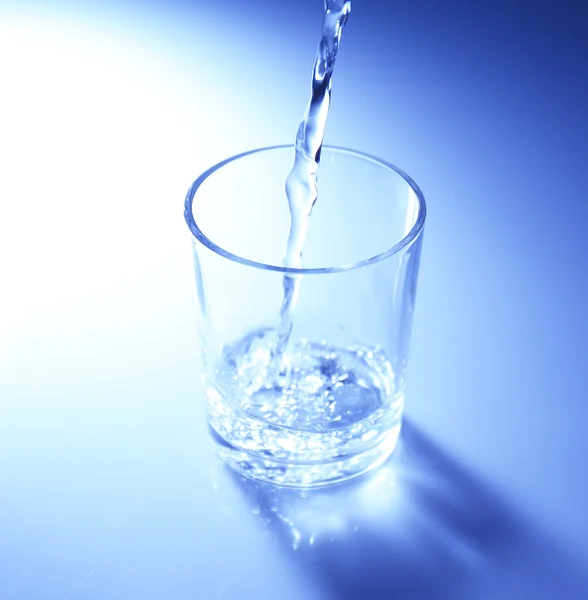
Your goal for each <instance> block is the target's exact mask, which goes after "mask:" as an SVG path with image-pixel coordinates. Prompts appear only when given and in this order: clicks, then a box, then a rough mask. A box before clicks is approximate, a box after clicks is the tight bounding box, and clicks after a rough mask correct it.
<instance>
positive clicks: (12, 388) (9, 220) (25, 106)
mask: <svg viewBox="0 0 588 600" xmlns="http://www.w3.org/2000/svg"><path fill="white" fill-rule="evenodd" d="M321 11H322V2H320V0H312V1H311V0H298V1H295V2H285V1H284V2H281V1H277V0H276V1H272V2H269V1H262V0H248V1H246V2H238V1H237V0H226V1H223V2H198V1H197V0H196V1H194V2H173V1H170V2H166V3H164V2H161V1H160V2H155V1H152V2H148V1H146V2H129V1H126V0H125V1H121V2H114V1H110V2H82V1H71V2H65V1H63V2H62V1H54V2H50V1H47V2H41V1H37V2H33V1H30V2H29V1H13V2H11V1H3V2H0V277H1V279H0V282H1V288H0V599H1V600H37V599H39V600H40V599H45V598H56V599H61V600H65V599H67V600H82V599H85V600H88V599H92V600H97V599H109V600H116V599H119V598H120V599H122V598H125V599H127V598H143V599H146V600H147V599H149V600H150V599H159V598H161V599H166V600H171V599H173V600H176V599H178V600H183V599H208V598H215V599H216V598H221V599H223V600H233V599H247V598H262V599H265V598H268V599H269V598H275V597H279V598H281V599H282V600H290V599H293V600H294V599H296V600H297V599H301V598H309V599H314V598H342V599H344V600H346V599H352V598H357V597H361V595H365V597H369V598H376V599H379V598H382V599H388V598H398V599H400V600H405V599H417V600H420V599H421V598H427V599H432V600H445V599H449V598H451V599H456V598H465V599H468V600H478V599H488V600H495V599H497V598H500V599H505V600H510V599H511V598H512V599H515V600H519V599H523V598H527V597H529V598H530V597H533V598H539V599H551V598H566V599H567V600H576V599H583V598H588V583H587V579H588V576H587V575H586V571H587V569H588V518H587V516H586V515H587V512H586V507H587V506H588V473H587V467H586V458H587V453H588V438H587V435H586V428H587V422H588V407H587V402H586V401H587V392H586V386H585V384H584V375H585V373H586V371H587V369H588V351H587V350H586V342H587V340H588V318H587V316H586V312H587V311H586V307H587V306H588V293H587V289H588V264H587V253H588V241H587V240H588V227H587V223H588V203H587V202H586V189H588V185H587V184H588V181H587V179H588V167H587V164H588V118H587V116H586V112H587V107H588V69H587V68H586V57H587V56H588V16H587V14H586V4H585V3H584V2H581V1H578V2H573V1H571V0H568V1H566V2H555V1H552V2H523V1H522V0H516V1H513V2H507V1H505V0H498V1H494V2H485V1H480V2H474V3H468V2H461V1H460V2H458V1H455V0H447V1H445V2H435V1H433V0H423V1H418V2H408V1H403V2H384V1H382V0H379V1H376V0H355V1H354V6H353V12H352V15H351V18H350V20H349V23H348V27H347V29H346V32H345V36H344V39H343V42H342V47H341V53H340V57H339V61H338V69H337V73H336V75H335V81H334V96H333V105H332V111H331V115H330V121H329V124H328V131H327V140H328V142H329V143H332V144H340V145H345V146H348V147H355V148H357V149H359V150H363V151H366V152H369V153H372V154H376V155H379V156H381V157H382V158H384V159H386V160H389V161H391V162H394V163H395V164H397V165H398V166H400V167H401V168H402V169H404V170H405V171H407V172H408V173H409V174H410V175H411V176H412V177H413V178H414V179H415V180H416V181H417V182H418V183H419V185H420V186H421V188H422V189H423V191H424V193H425V196H426V198H427V199H428V204H429V218H428V224H427V230H426V235H425V244H424V252H423V258H422V267H421V276H420V282H419V297H418V302H417V311H416V316H415V327H414V335H413V351H412V360H411V369H410V388H409V398H408V416H409V421H408V426H407V428H406V434H405V436H404V442H403V447H402V448H401V452H400V453H399V456H398V457H397V458H396V462H395V461H391V463H390V464H389V465H387V466H386V467H385V468H384V469H383V470H382V471H380V472H379V473H378V474H376V475H375V476H374V477H372V478H368V480H366V481H364V482H359V483H358V484H355V485H352V486H347V487H344V488H343V489H336V490H333V491H328V492H321V493H318V494H314V495H313V494H311V495H310V496H309V497H308V498H307V500H306V501H305V502H303V503H302V504H301V500H300V499H299V498H298V497H296V496H295V495H294V494H292V493H290V492H286V491H282V492H280V491H276V490H271V489H266V488H263V487H258V486H253V485H251V484H248V483H246V482H243V481H241V480H239V479H238V478H235V477H233V476H231V475H230V474H228V473H227V472H226V471H225V469H224V468H223V467H222V465H220V464H219V463H218V461H217V460H216V459H215V458H214V456H213V453H212V451H211V448H210V443H209V441H208V439H207V434H206V431H205V427H204V420H203V416H202V408H201V405H200V402H199V393H200V392H199V388H198V382H197V380H196V378H195V376H194V371H195V363H196V347H195V344H196V335H195V328H194V306H193V301H194V300H193V298H194V293H193V282H192V278H191V263H190V260H191V259H190V252H189V241H188V239H187V232H186V227H185V224H184V223H183V220H182V201H183V196H184V193H185V191H186V189H187V188H188V186H189V184H190V183H191V181H192V180H193V179H194V178H195V177H196V176H197V175H198V174H199V173H200V172H201V171H202V170H203V169H205V168H207V167H208V166H210V165H212V164H213V163H214V162H216V161H218V160H220V159H222V158H225V157H226V156H229V155H231V154H233V153H236V152H239V151H243V150H246V149H249V148H252V147H256V146H262V145H270V144H276V143H284V142H288V141H291V140H292V138H293V135H294V133H295V130H296V127H297V124H298V122H299V120H300V117H301V115H302V111H303V109H304V106H305V103H306V100H307V94H308V85H309V73H310V67H311V64H312V60H313V56H314V51H315V48H316V43H317V35H318V33H319V29H320V19H321ZM403 457H404V459H403ZM327 516H329V517H330V518H327Z"/></svg>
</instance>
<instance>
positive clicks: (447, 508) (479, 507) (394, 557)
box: [231, 422, 588, 600]
mask: <svg viewBox="0 0 588 600" xmlns="http://www.w3.org/2000/svg"><path fill="white" fill-rule="evenodd" d="M231 473H232V472H231ZM231 478H232V479H233V480H234V481H235V482H236V485H237V486H238V488H239V489H240V491H241V492H242V493H243V494H244V495H245V496H246V498H247V499H248V501H249V502H250V503H251V506H252V512H253V513H254V514H255V515H256V517H257V518H258V519H259V520H260V522H261V523H262V524H263V526H264V527H266V528H268V529H269V530H270V531H271V533H272V535H275V536H276V537H277V538H278V540H279V542H280V545H281V546H282V547H283V549H284V551H285V552H286V553H287V555H288V560H289V561H290V562H291V565H292V568H293V569H295V570H296V571H298V572H300V573H303V574H305V575H310V576H311V577H314V578H316V579H317V580H318V583H319V584H320V585H321V587H322V588H323V589H322V591H323V593H324V594H325V596H327V597H332V598H336V599H338V600H356V599H358V598H369V599H370V600H379V599H382V600H389V599H395V600H405V599H410V600H421V599H427V600H449V599H451V600H459V599H461V598H464V599H467V600H475V599H477V598H481V599H482V598H484V599H485V598H488V599H492V600H498V599H500V600H510V599H511V598H512V599H513V600H514V599H516V600H525V599H526V598H534V599H540V600H543V599H545V600H548V599H549V600H551V599H554V598H558V599H559V598H565V599H566V600H576V599H578V600H580V599H584V600H585V599H586V598H588V583H587V579H586V577H585V576H584V575H583V574H582V573H581V571H580V569H579V568H578V567H577V566H575V565H574V564H573V563H572V561H571V560H569V559H568V558H567V557H566V556H565V554H564V552H563V551H562V550H561V548H558V547H557V546H556V544H555V543H554V542H553V540H550V539H549V538H548V536H547V535H546V534H544V533H542V532H541V531H539V529H538V528H537V527H536V526H535V525H533V524H532V523H531V522H530V521H529V520H527V519H526V518H525V517H524V516H523V515H521V514H520V513H517V511H516V510H515V509H514V508H513V507H511V506H509V504H508V503H507V502H506V501H504V500H503V499H501V498H500V497H499V496H498V495H497V494H496V493H495V492H494V491H493V490H491V489H490V488H489V487H488V486H487V485H485V484H484V483H482V482H481V481H479V480H478V479H477V478H476V477H474V476H472V475H471V474H469V473H468V472H467V471H466V470H465V469H464V468H463V467H461V466H460V465H459V464H458V463H457V462H456V461H455V460H453V459H452V458H450V457H449V456H448V455H447V454H446V453H444V452H443V451H442V450H441V449H440V448H439V447H438V446H437V445H435V444H434V443H433V442H431V441H430V440H429V439H428V438H427V437H426V436H425V435H424V434H423V433H422V432H420V431H419V430H418V428H417V427H416V426H415V425H414V424H412V423H410V422H406V423H405V425H404V428H403V434H402V441H401V443H400V445H399V447H398V449H397V450H396V452H395V453H394V455H393V457H391V459H389V460H388V462H387V463H386V464H384V465H383V466H382V467H380V468H379V469H378V470H377V471H375V472H374V473H373V474H370V475H368V476H365V477H363V478H361V479H358V480H355V481H353V482H349V483H346V484H340V485H337V486H332V487H327V488H322V489H317V490H302V491H301V490H295V489H290V488H279V487H276V486H272V485H268V484H263V483H259V482H254V481H251V480H248V479H245V478H243V477H240V476H238V475H236V474H232V475H231Z"/></svg>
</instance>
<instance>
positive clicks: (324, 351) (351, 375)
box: [185, 146, 426, 486]
mask: <svg viewBox="0 0 588 600" xmlns="http://www.w3.org/2000/svg"><path fill="white" fill-rule="evenodd" d="M293 159H294V148H293V147H292V146H278V147H271V148H262V149H258V150H253V151H250V152H245V153H243V154H240V155H238V156H234V157H232V158H229V159H227V160H225V161H223V162H221V163H219V164H217V165H216V166H214V167H212V168H210V169H209V170H208V171H206V172H205V173H203V174H202V175H201V176H200V177H199V178H198V179H197V180H196V181H195V182H194V184H193V185H192V187H191V188H190V190H189V192H188V195H187V197H186V202H185V218H186V222H187V223H188V226H189V228H190V231H191V233H192V236H193V249H194V265H195V277H196V290H197V303H198V333H199V337H200V348H201V363H202V364H201V375H202V382H203V387H204V391H205V396H206V402H207V414H208V422H209V426H210V430H211V434H212V437H213V439H214V441H215V443H216V447H217V450H218V452H219V454H220V456H221V458H222V459H223V460H224V461H225V462H226V463H228V464H229V465H230V466H232V467H233V468H235V469H236V470H238V471H239V472H241V473H242V474H243V475H246V476H248V477H252V478H256V479H260V480H264V481H270V482H272V483H276V484H281V485H291V486H315V485H323V484H327V483H334V482H337V481H342V480H344V479H348V478H350V477H353V476H355V475H359V474H360V473H364V472H366V471H368V470H370V469H372V468H373V467H375V466H377V465H378V464H380V463H382V462H383V461H384V460H385V459H386V458H387V457H388V455H389V454H390V453H391V452H392V451H393V449H394V447H395V446H396V443H397V440H398V436H399V433H400V426H401V418H402V412H403V408H404V390H405V380H406V368H407V358H408V352H409V343H410V333H411V323H412V317H413V309H414V302H415V292H416V284H417V275H418V269H419V259H420V253H421V244H422V238H423V227H424V224H425V214H426V206H425V200H424V198H423V195H422V193H421V191H420V190H419V188H418V187H417V186H416V184H415V183H414V182H413V181H412V180H411V179H410V178H409V177H407V176H406V175H405V174H404V173H403V172H402V171H400V170H399V169H397V168H396V167H394V166H393V165H390V164H388V163H386V162H384V161H382V160H379V159H377V158H374V157H371V156H368V155H366V154H362V153H359V152H355V151H352V150H346V149H343V148H334V147H328V146H325V147H323V150H322V155H321V167H320V174H319V195H318V200H317V202H316V204H315V206H314V209H313V212H312V216H311V220H310V227H309V230H308V234H307V238H306V243H305V245H304V251H303V266H304V268H301V269H289V268H285V267H284V266H282V261H283V256H284V251H285V247H286V240H287V237H288V232H289V223H290V216H289V208H288V202H287V199H286V195H285V191H284V184H285V181H286V177H287V175H288V173H289V171H290V169H291V168H292V163H293ZM285 278H286V279H285ZM288 278H290V279H289V280H290V282H292V280H295V281H297V282H298V285H299V288H298V296H297V302H296V306H295V309H294V310H293V313H292V330H291V334H290V337H289V339H288V343H287V345H286V347H285V349H284V350H283V352H281V353H279V355H278V351H277V350H276V348H277V342H278V329H279V325H280V307H281V305H282V301H283V294H284V284H285V281H286V282H287V281H288Z"/></svg>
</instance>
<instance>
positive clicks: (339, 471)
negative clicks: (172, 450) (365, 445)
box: [209, 424, 400, 488]
mask: <svg viewBox="0 0 588 600" xmlns="http://www.w3.org/2000/svg"><path fill="white" fill-rule="evenodd" d="M209 429H210V433H211V435H212V438H213V440H214V442H215V445H216V450H217V453H218V455H219V456H220V458H221V459H222V460H223V461H224V462H225V463H226V464H227V465H228V466H229V467H231V468H232V469H234V470H235V471H237V472H238V473H240V474H241V475H243V476H244V477H248V478H250V479H255V480H258V481H264V482H266V483H272V484H275V485H280V486H286V487H304V488H307V487H319V486H325V485H330V484H334V483H340V482H342V481H346V480H348V479H352V478H353V477H357V476H359V475H363V474H364V473H367V472H368V471H371V470H372V469H375V468H376V467H378V466H379V465H381V464H382V463H383V462H385V460H386V459H387V458H388V457H389V456H390V454H391V453H392V452H393V450H394V448H395V447H396V444H397V443H398V438H399V435H400V425H399V424H398V425H397V426H396V427H394V428H393V429H392V430H391V431H390V432H389V433H388V434H387V435H386V436H385V437H384V438H383V439H381V440H380V441H379V442H378V443H377V444H376V445H374V446H372V447H370V448H369V449H368V450H364V451H363V452H359V453H357V454H353V455H346V456H343V457H340V458H333V459H330V460H328V461H324V462H319V461H307V462H287V461H283V460H274V459H269V458H267V457H263V456H260V455H259V454H257V453H255V452H249V451H246V450H243V449H239V448H237V447H235V446H233V445H232V444H230V443H229V442H227V441H226V440H225V439H224V438H223V437H221V436H220V434H219V433H218V432H216V431H215V430H214V429H213V427H212V426H209Z"/></svg>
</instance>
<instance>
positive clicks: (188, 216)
mask: <svg viewBox="0 0 588 600" xmlns="http://www.w3.org/2000/svg"><path fill="white" fill-rule="evenodd" d="M287 148H290V149H292V150H294V149H295V146H294V144H280V145H277V146H265V147H262V148H255V149H253V150H247V151H245V152H241V153H239V154H235V155H233V156H231V157H229V158H225V159H224V160H222V161H220V162H218V163H216V164H215V165H213V166H212V167H210V168H208V169H207V170H206V171H204V172H203V173H202V174H201V175H200V176H199V177H198V178H197V179H196V180H195V181H194V183H193V184H192V185H191V186H190V189H189V190H188V193H187V194H186V199H185V200H184V218H185V220H186V223H187V225H188V228H189V229H190V232H191V233H192V235H193V236H194V237H195V238H196V239H197V240H198V241H199V242H200V243H201V244H203V245H204V246H206V247H207V248H208V249H209V250H212V251H213V252H214V253H215V254H218V255H219V256H222V257H223V258H226V259H228V260H231V261H233V262H236V263H239V264H242V265H244V266H248V267H253V268H256V269H262V270H264V271H277V272H279V273H284V274H289V275H313V274H315V275H317V274H326V273H341V272H343V271H351V270H353V269H359V268H361V267H367V266H369V265H372V264H375V263H378V262H381V261H383V260H386V259H387V258H390V257H391V256H394V255H395V254H398V252H400V251H401V250H402V249H404V248H406V247H407V246H409V245H410V244H411V243H412V242H413V241H414V240H415V239H416V238H417V237H418V236H419V234H420V233H421V231H422V230H423V228H424V226H425V219H426V216H427V205H426V202H425V197H424V196H423V193H422V192H421V190H420V188H419V186H418V185H417V184H416V183H415V182H414V181H413V180H412V179H411V178H410V177H409V176H408V175H407V174H406V173H405V172H404V171H402V170H401V169H399V168H398V167H396V166H395V165H393V164H392V163H389V162H387V161H384V160H382V159H381V158H378V157H376V156H372V155H371V154H367V153H365V152H360V151H358V150H353V149H351V148H344V147H342V146H330V145H327V144H325V145H324V146H323V150H331V151H335V152H336V153H340V154H347V155H351V156H355V157H358V158H361V159H363V160H367V161H371V162H373V163H376V164H377V165H378V166H380V167H384V168H385V169H388V170H389V171H392V172H394V173H396V174H397V175H399V176H400V177H401V178H402V179H403V180H404V181H405V182H406V183H407V184H408V185H409V187H410V188H411V189H412V191H413V192H414V193H415V194H416V196H417V198H418V201H419V207H418V215H417V219H416V221H415V223H414V225H413V226H412V227H411V229H410V231H409V232H408V233H407V234H406V235H405V236H404V237H403V238H402V239H401V240H400V241H399V242H397V243H396V244H394V245H393V246H392V247H390V248H388V249H387V250H384V252H380V253H379V254H376V255H375V256H372V257H370V258H366V259H362V260H360V261H356V262H353V263H348V264H344V265H340V266H336V267H315V268H308V269H307V268H293V267H284V266H281V265H270V264H266V263H262V262H258V261H255V260H250V259H248V258H243V257H242V256H239V255H237V254H233V253H232V252H229V251H228V250H225V249H224V248H222V247H221V246H218V245H217V244H215V243H214V242H213V241H212V240H211V239H210V238H209V237H208V236H206V235H205V234H204V233H203V232H202V230H201V229H200V227H199V226H198V224H197V223H196V220H195V219H194V215H193V213H192V206H193V203H194V198H195V196H196V192H197V191H198V189H199V188H200V186H201V185H202V184H203V183H204V182H205V181H206V180H207V179H208V178H209V177H210V176H211V175H213V174H214V173H216V172H217V171H218V170H220V169H221V168H222V167H224V166H226V165H228V164H229V163H232V162H234V161H236V160H239V159H241V158H245V157H246V156H250V155H252V154H257V153H260V152H269V151H272V150H285V149H287ZM284 201H285V198H284Z"/></svg>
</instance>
